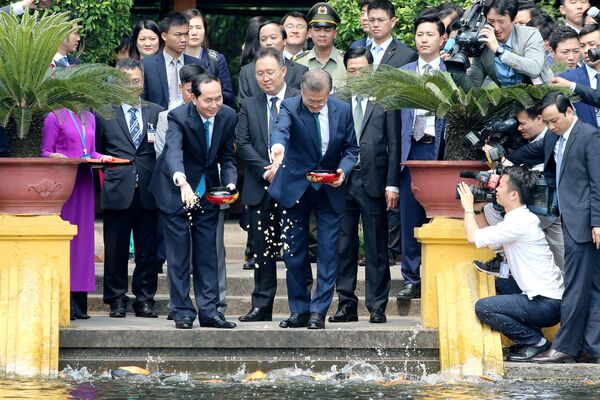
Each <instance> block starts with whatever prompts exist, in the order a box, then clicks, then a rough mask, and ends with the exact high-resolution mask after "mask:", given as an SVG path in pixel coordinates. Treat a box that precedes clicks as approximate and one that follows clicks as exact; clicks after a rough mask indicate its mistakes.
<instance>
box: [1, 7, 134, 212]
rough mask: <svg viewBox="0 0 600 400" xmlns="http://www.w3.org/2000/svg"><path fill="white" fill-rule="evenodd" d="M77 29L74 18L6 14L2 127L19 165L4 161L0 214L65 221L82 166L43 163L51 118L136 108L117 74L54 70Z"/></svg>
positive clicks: (101, 69) (92, 67)
mask: <svg viewBox="0 0 600 400" xmlns="http://www.w3.org/2000/svg"><path fill="white" fill-rule="evenodd" d="M76 28H77V20H76V21H69V18H68V14H67V13H49V12H46V13H40V12H37V11H36V12H34V13H32V14H27V13H26V14H25V15H23V16H22V17H21V18H18V17H15V16H13V15H10V14H6V13H0V125H1V126H3V127H4V128H5V130H6V135H7V136H8V142H9V154H10V155H11V157H12V158H0V213H5V214H6V213H9V214H58V213H60V208H61V206H62V204H63V203H64V202H65V201H66V200H67V198H68V197H69V195H70V194H71V191H72V189H73V184H74V180H75V174H76V171H77V167H78V164H79V163H80V162H81V160H79V159H42V158H40V157H39V156H40V145H41V125H42V121H43V118H44V116H45V115H47V114H48V113H49V112H53V111H56V110H58V109H61V108H68V109H70V110H71V111H73V112H75V113H79V112H80V111H81V110H82V109H94V110H95V111H98V112H100V113H102V114H105V115H107V116H110V112H111V111H110V110H111V108H110V107H109V105H110V104H113V103H121V102H132V101H134V99H133V98H132V97H133V96H132V95H131V93H130V92H129V90H128V89H127V85H125V84H124V83H125V77H124V76H123V75H122V74H121V73H119V72H118V71H116V70H115V69H114V68H111V67H108V66H106V65H100V64H87V65H86V64H84V65H81V66H78V67H77V68H72V69H63V70H59V69H52V68H50V63H51V62H52V58H53V56H54V54H55V53H56V49H58V47H59V45H60V43H61V42H62V40H63V39H64V38H65V37H66V36H67V35H68V34H69V33H70V32H72V31H73V30H74V29H76Z"/></svg>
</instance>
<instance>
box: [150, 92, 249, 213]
mask: <svg viewBox="0 0 600 400" xmlns="http://www.w3.org/2000/svg"><path fill="white" fill-rule="evenodd" d="M168 121H169V128H168V129H167V143H166V144H165V147H164V149H163V152H162V153H161V155H160V157H158V160H156V168H154V173H153V174H152V179H151V181H150V190H151V191H152V193H153V194H154V197H155V198H156V205H157V206H158V208H159V209H160V210H161V211H163V212H164V213H166V214H174V213H176V212H178V211H180V210H181V209H182V208H183V202H182V201H181V191H180V189H179V187H177V186H176V185H175V183H174V182H173V175H174V174H175V172H182V173H184V174H185V176H186V179H187V181H188V183H189V184H190V186H191V187H192V189H195V188H196V187H197V186H198V184H199V183H200V179H201V178H202V176H203V175H204V178H205V180H206V187H207V189H208V188H212V187H217V186H224V185H228V184H230V183H233V184H235V183H236V181H237V170H236V166H235V153H234V148H233V143H234V139H235V121H236V114H235V111H234V110H233V109H232V108H231V107H229V106H226V105H223V106H222V107H221V109H220V110H219V112H218V113H217V115H216V116H215V122H214V123H215V124H214V127H213V134H212V138H211V143H210V148H209V149H208V153H207V151H206V137H205V135H204V124H203V122H202V117H201V116H200V114H199V113H198V110H197V109H196V106H194V104H193V103H189V104H183V105H181V106H179V107H177V108H174V109H173V110H171V111H170V112H169V115H168ZM218 166H220V167H221V170H220V175H219V168H218ZM202 207H205V208H211V209H218V206H215V205H212V204H209V203H207V202H203V203H202Z"/></svg>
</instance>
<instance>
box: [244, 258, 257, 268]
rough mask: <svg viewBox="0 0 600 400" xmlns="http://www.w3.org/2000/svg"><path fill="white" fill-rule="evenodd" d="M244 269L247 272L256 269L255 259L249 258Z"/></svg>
mask: <svg viewBox="0 0 600 400" xmlns="http://www.w3.org/2000/svg"><path fill="white" fill-rule="evenodd" d="M242 268H243V269H246V270H250V269H254V257H248V259H247V260H246V262H245V263H244V266H243V267H242Z"/></svg>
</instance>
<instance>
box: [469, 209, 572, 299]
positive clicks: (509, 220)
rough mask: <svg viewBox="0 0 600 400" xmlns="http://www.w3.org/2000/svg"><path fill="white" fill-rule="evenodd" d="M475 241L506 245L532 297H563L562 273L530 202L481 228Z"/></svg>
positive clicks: (525, 291) (520, 280)
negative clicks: (492, 224) (528, 205)
mask: <svg viewBox="0 0 600 400" xmlns="http://www.w3.org/2000/svg"><path fill="white" fill-rule="evenodd" d="M475 245H476V246H477V247H486V246H488V247H496V246H502V247H503V248H504V252H505V254H506V258H507V261H508V267H509V269H510V272H511V273H512V275H513V278H514V279H515V281H516V282H517V284H518V285H519V288H521V290H522V291H523V294H524V295H526V296H527V297H528V298H529V299H533V298H534V297H535V296H545V297H548V298H551V299H561V298H562V293H563V290H564V285H563V278H562V273H561V272H560V269H558V267H557V266H556V263H555V262H554V258H553V256H552V252H551V251H550V248H549V247H548V243H547V242H546V237H545V236H544V232H543V231H542V229H541V228H540V219H539V218H538V216H537V215H535V214H533V213H532V212H531V211H529V209H527V207H526V206H521V207H519V208H516V209H514V210H511V211H509V212H507V213H506V215H505V217H504V220H503V221H501V222H499V223H498V224H496V225H494V226H488V227H485V228H482V229H477V230H476V231H475Z"/></svg>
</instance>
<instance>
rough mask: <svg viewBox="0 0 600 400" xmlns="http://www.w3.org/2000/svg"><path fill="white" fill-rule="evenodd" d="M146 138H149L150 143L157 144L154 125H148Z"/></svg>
mask: <svg viewBox="0 0 600 400" xmlns="http://www.w3.org/2000/svg"><path fill="white" fill-rule="evenodd" d="M146 136H147V137H148V143H154V142H156V128H155V127H154V126H153V125H152V124H148V129H147V130H146Z"/></svg>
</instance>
